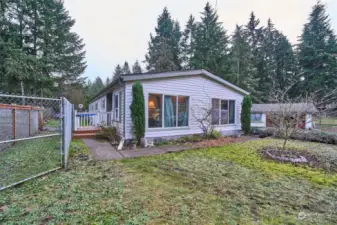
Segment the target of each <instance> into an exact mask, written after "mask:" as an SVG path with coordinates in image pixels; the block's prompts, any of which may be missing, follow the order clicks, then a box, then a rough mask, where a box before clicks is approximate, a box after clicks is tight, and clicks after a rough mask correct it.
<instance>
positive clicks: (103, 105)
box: [101, 99, 105, 110]
mask: <svg viewBox="0 0 337 225" xmlns="http://www.w3.org/2000/svg"><path fill="white" fill-rule="evenodd" d="M101 107H102V109H103V110H105V99H102V100H101Z"/></svg>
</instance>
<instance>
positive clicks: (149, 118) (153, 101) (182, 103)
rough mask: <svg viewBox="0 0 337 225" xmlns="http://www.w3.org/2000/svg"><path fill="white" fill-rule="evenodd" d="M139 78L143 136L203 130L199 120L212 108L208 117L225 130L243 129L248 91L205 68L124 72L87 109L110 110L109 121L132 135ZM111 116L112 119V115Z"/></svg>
mask: <svg viewBox="0 0 337 225" xmlns="http://www.w3.org/2000/svg"><path fill="white" fill-rule="evenodd" d="M137 81H139V82H140V83H141V84H142V86H143V91H144V99H145V118H146V132H145V138H147V139H155V138H174V137H179V136H185V135H193V134H201V133H202V129H201V125H200V122H198V120H199V119H200V118H202V117H203V116H204V113H205V110H204V109H207V108H208V109H211V122H212V124H214V126H215V129H216V130H218V131H220V132H221V133H222V134H223V135H235V134H238V133H240V132H241V122H240V121H241V119H240V117H241V104H242V101H243V98H244V96H245V95H248V94H249V93H248V92H247V91H245V90H243V89H241V88H239V87H237V86H235V85H233V84H231V83H229V82H228V81H226V80H223V79H221V78H219V77H218V76H215V75H214V74H212V73H210V72H208V71H206V70H188V71H177V72H164V73H145V74H129V75H122V76H120V77H119V79H115V80H114V81H113V82H112V83H111V84H110V85H108V86H107V87H106V88H104V89H103V90H102V91H101V92H99V94H97V95H96V96H95V97H94V98H93V100H92V101H91V102H90V104H89V111H90V112H111V114H110V115H111V116H110V117H108V118H107V120H109V121H108V124H109V125H110V124H111V125H113V126H116V127H118V129H119V133H120V135H121V136H122V137H124V139H126V140H128V139H133V133H132V119H131V110H130V105H131V103H132V85H133V84H134V83H135V82H137ZM110 120H111V121H110Z"/></svg>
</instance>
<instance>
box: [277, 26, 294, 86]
mask: <svg viewBox="0 0 337 225" xmlns="http://www.w3.org/2000/svg"><path fill="white" fill-rule="evenodd" d="M274 57H275V64H276V65H275V73H273V74H274V75H275V77H273V78H272V84H273V85H272V88H273V89H279V90H284V89H285V88H288V87H289V86H292V85H293V84H294V82H297V80H299V78H297V76H298V69H297V59H296V56H295V53H294V50H293V47H292V45H291V44H290V42H289V40H288V38H287V37H286V36H284V35H283V34H282V33H280V32H277V33H276V44H275V56H274Z"/></svg>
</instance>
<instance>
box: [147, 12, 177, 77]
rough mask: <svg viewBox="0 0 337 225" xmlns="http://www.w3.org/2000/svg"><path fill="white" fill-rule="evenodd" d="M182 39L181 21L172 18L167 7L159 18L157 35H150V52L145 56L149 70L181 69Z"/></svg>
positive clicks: (156, 29)
mask: <svg viewBox="0 0 337 225" xmlns="http://www.w3.org/2000/svg"><path fill="white" fill-rule="evenodd" d="M180 40H181V31H180V26H179V23H178V22H176V21H174V20H173V19H172V18H171V15H170V13H169V12H168V10H167V8H166V7H165V8H164V10H163V12H162V14H161V15H160V16H159V17H158V19H157V27H156V28H155V36H153V35H152V34H151V35H150V42H149V47H148V53H147V54H146V56H145V59H146V62H147V66H146V67H147V70H148V71H155V72H164V71H173V70H180V69H181V59H180Z"/></svg>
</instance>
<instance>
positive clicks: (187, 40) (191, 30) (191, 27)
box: [181, 15, 197, 69]
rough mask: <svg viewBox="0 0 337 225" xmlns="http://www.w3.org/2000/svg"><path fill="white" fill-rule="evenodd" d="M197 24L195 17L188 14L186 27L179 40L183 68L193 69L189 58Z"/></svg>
mask: <svg viewBox="0 0 337 225" xmlns="http://www.w3.org/2000/svg"><path fill="white" fill-rule="evenodd" d="M196 27H197V24H196V22H195V18H194V17H193V16H192V15H190V17H189V19H188V22H187V24H186V28H185V30H184V32H183V34H182V35H183V38H182V42H181V54H182V57H181V59H182V64H183V68H184V69H193V66H192V64H191V58H192V56H193V54H194V49H195V48H194V44H195V40H194V38H195V31H196Z"/></svg>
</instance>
